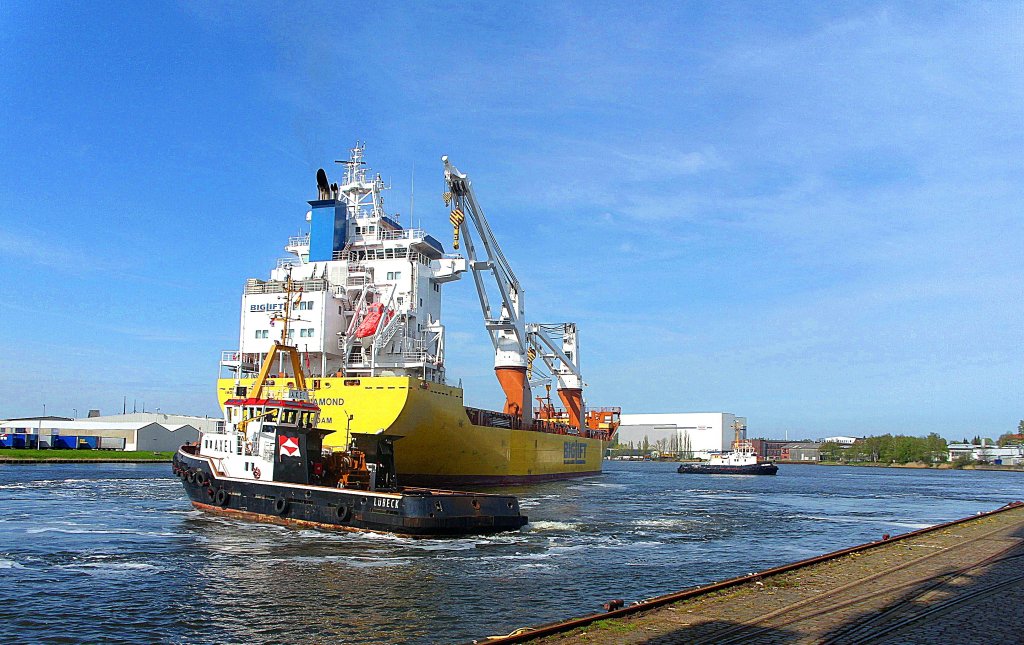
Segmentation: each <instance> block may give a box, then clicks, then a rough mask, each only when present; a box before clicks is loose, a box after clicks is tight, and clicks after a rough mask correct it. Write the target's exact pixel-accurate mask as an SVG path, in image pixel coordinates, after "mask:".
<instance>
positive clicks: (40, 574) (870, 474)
mask: <svg viewBox="0 0 1024 645" xmlns="http://www.w3.org/2000/svg"><path fill="white" fill-rule="evenodd" d="M506 490H508V489H506ZM511 490H512V491H513V492H514V493H515V494H517V495H519V497H520V500H521V501H522V505H523V507H524V511H525V512H526V513H528V514H529V516H530V519H531V523H530V524H529V525H527V526H526V527H525V528H524V529H523V530H522V531H520V532H517V533H512V534H505V535H501V536H497V537H489V538H468V539H446V540H413V539H406V538H399V537H394V536H382V535H372V534H348V533H331V532H320V531H310V530H294V529H287V528H283V527H276V526H269V525H262V524H252V523H245V522H240V521H234V520H225V519H220V518H215V517H210V516H207V515H204V514H201V513H199V512H197V511H194V510H192V508H191V506H190V505H189V504H188V502H187V500H186V498H185V495H184V492H183V491H182V488H181V484H180V483H179V481H178V480H177V479H176V478H172V477H171V475H170V465H168V464H159V465H152V464H146V465H131V464H116V465H100V464H67V465H33V466H0V580H2V581H3V584H2V585H0V589H2V595H0V642H5V643H11V642H26V643H29V642H31V643H37V642H99V641H103V642H129V643H154V642H173V643H179V642H187V643H191V642H239V643H241V642H289V643H305V642H311V641H318V642H323V641H332V642H344V643H434V642H464V641H467V640H471V639H473V638H479V637H481V636H486V635H490V634H499V633H507V632H509V631H511V630H512V629H514V628H516V627H520V626H525V625H535V624H538V623H543V622H549V621H552V620H556V619H561V618H568V617H573V616H577V615H582V614H588V613H592V612H594V611H596V610H598V609H599V608H600V605H601V603H603V602H604V601H606V600H609V599H611V598H624V599H625V600H626V601H627V602H629V601H633V600H639V599H642V598H646V597H650V596H654V595H658V594H662V593H667V592H670V591H675V590H678V589H680V588H683V587H687V586H691V585H694V584H699V583H706V582H710V581H712V580H717V579H722V578H726V577H731V576H734V575H739V574H743V573H748V572H750V571H754V570H757V569H763V568H765V567H769V566H774V565H779V564H783V563H786V562H791V561H793V560H797V559H800V558H805V557H808V556H812V555H817V554H819V553H823V552H826V551H832V550H835V549H838V548H841V547H844V546H851V545H854V544H858V543H861V542H865V541H868V540H874V539H878V537H879V536H880V535H881V534H882V533H892V534H896V533H903V532H906V531H909V530H912V529H915V528H920V527H924V526H929V525H932V524H935V523H938V522H942V521H945V520H950V519H956V518H959V517H964V516H967V515H971V514H974V513H976V512H978V511H985V510H991V509H993V508H996V507H998V506H1001V505H1003V504H1005V503H1007V502H1009V501H1012V500H1015V499H1021V498H1024V475H1022V474H1020V473H1010V472H974V471H962V472H961V471H927V470H896V469H873V468H825V467H814V466H782V467H781V468H780V470H779V474H778V475H777V476H776V477H738V476H715V475H678V474H676V473H675V468H674V466H673V464H662V463H625V462H611V463H607V464H606V472H605V474H604V475H602V476H600V477H594V478H589V479H584V480H574V481H568V482H558V483H551V484H542V485H536V486H529V487H521V488H516V489H511Z"/></svg>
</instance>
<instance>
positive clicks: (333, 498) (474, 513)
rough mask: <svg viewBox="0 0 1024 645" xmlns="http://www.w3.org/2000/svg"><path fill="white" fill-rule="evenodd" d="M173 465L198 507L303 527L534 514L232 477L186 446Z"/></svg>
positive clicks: (408, 531)
mask: <svg viewBox="0 0 1024 645" xmlns="http://www.w3.org/2000/svg"><path fill="white" fill-rule="evenodd" d="M172 469H173V471H174V473H175V474H177V475H178V476H179V477H180V478H181V479H182V483H183V485H184V487H185V492H186V494H187V495H188V497H189V500H190V501H191V502H192V505H193V507H195V508H197V509H199V510H201V511H205V512H209V513H213V514H218V515H224V516H228V517H234V518H238V519H244V520H250V521H257V522H264V523H269V524H279V525H282V526H290V527H301V528H320V529H331V530H340V531H350V532H374V533H394V534H399V535H406V536H409V537H443V536H462V535H487V534H493V533H501V532H506V531H515V530H518V529H519V528H521V527H522V526H524V525H525V524H526V523H527V521H528V518H527V517H526V516H525V515H522V514H521V513H520V512H519V503H518V500H516V498H515V497H513V496H509V495H488V494H481V493H466V492H456V491H441V490H431V489H420V488H403V489H399V490H398V491H364V490H352V489H339V488H328V487H325V486H310V485H299V484H289V483H285V482H259V481H252V480H244V479H238V478H231V477H225V476H223V474H220V473H218V472H216V470H215V469H214V468H213V466H212V465H211V463H210V461H209V459H207V458H205V457H202V456H195V455H191V454H189V453H187V452H185V451H183V450H179V451H178V452H177V453H176V454H175V457H174V462H173V466H172Z"/></svg>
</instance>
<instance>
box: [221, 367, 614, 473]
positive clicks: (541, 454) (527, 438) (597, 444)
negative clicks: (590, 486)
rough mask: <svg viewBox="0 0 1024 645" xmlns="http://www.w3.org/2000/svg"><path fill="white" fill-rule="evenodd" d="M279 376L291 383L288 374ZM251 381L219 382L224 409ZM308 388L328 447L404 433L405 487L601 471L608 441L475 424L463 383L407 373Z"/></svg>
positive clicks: (398, 455)
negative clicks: (359, 437) (357, 437)
mask: <svg viewBox="0 0 1024 645" xmlns="http://www.w3.org/2000/svg"><path fill="white" fill-rule="evenodd" d="M277 380H279V381H281V382H280V383H278V384H277V386H278V387H287V385H288V383H287V382H286V381H287V379H277ZM252 382H253V379H247V380H242V381H240V382H236V381H235V380H234V379H220V380H219V381H218V383H217V395H218V399H219V402H220V404H221V406H223V405H224V402H225V401H227V400H228V399H230V398H233V397H234V396H235V392H236V390H235V387H236V385H241V386H244V387H246V391H248V388H249V387H250V386H251V385H252ZM268 385H269V386H271V387H274V386H275V384H274V383H273V382H268ZM307 385H312V388H313V395H312V396H313V399H314V400H315V401H316V403H317V404H318V405H319V406H320V409H321V413H320V424H319V425H320V426H321V427H324V428H327V429H330V430H334V432H333V433H332V434H330V435H327V437H325V438H324V445H325V446H331V447H337V448H342V447H345V446H347V445H348V443H349V439H350V434H351V433H365V434H379V433H383V434H386V435H390V436H394V437H400V439H397V440H396V441H395V465H396V468H397V470H398V477H399V481H400V482H401V483H402V484H403V485H409V486H463V485H479V486H487V485H505V484H519V483H527V482H534V481H545V480H551V479H562V478H566V477H580V476H584V475H595V474H598V473H600V472H601V464H602V458H603V455H604V449H605V447H606V446H607V442H605V441H603V440H601V439H597V438H589V437H580V436H575V435H564V434H552V433H546V432H536V431H531V430H512V429H508V428H495V427H488V426H479V425H474V424H473V423H471V422H470V420H469V416H468V415H467V413H466V409H465V407H464V404H463V393H462V389H461V388H457V387H451V386H447V385H440V384H438V383H431V382H428V381H425V380H423V379H419V378H415V377H404V376H377V377H361V378H342V377H329V378H311V379H309V381H308V382H307Z"/></svg>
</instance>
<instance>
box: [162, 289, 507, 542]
mask: <svg viewBox="0 0 1024 645" xmlns="http://www.w3.org/2000/svg"><path fill="white" fill-rule="evenodd" d="M301 298H302V293H301V291H299V290H297V289H294V288H293V285H292V281H291V279H290V277H289V279H288V280H287V283H286V287H285V289H284V302H283V306H282V309H283V315H281V314H275V316H274V319H273V321H272V322H278V321H280V322H282V323H283V325H282V327H283V329H282V332H281V341H280V342H275V343H274V344H273V346H272V347H271V349H270V353H269V355H268V356H267V358H266V360H265V361H264V362H263V368H262V370H261V371H260V373H259V375H258V377H257V378H256V381H255V383H254V384H253V387H252V388H251V389H248V390H247V388H245V387H239V388H238V391H236V392H235V394H236V396H235V397H234V398H232V399H230V400H228V401H226V402H225V423H224V427H223V428H222V429H220V430H219V431H218V432H215V433H204V434H202V435H200V439H199V442H198V443H197V444H196V445H186V446H182V447H181V448H180V449H179V450H178V452H177V454H176V455H175V456H174V463H173V466H172V468H173V472H174V473H175V474H176V475H178V476H179V477H180V478H181V480H182V482H183V483H184V485H185V491H186V492H187V493H188V496H189V498H190V499H191V500H192V505H193V506H195V507H196V508H198V509H200V510H203V511H207V512H211V513H221V514H226V515H230V516H234V517H241V518H244V519H251V520H256V521H261V522H271V523H276V524H284V525H289V526H302V527H306V526H311V527H323V528H332V529H341V530H347V531H378V532H387V533H399V534H405V535H417V536H420V535H470V534H485V533H497V532H500V531H511V530H516V529H518V528H520V527H521V526H523V525H524V524H526V522H527V518H526V516H524V515H522V514H521V513H520V512H519V501H518V500H517V499H516V498H515V497H514V496H511V495H486V494H480V493H467V492H456V491H444V490H433V489H426V488H399V487H398V483H397V478H396V475H395V461H394V449H393V445H392V444H393V442H394V441H395V440H396V438H395V437H386V436H378V435H359V434H355V433H353V435H352V436H353V442H352V445H350V446H349V448H348V449H347V450H344V451H341V450H335V451H333V452H332V451H330V449H328V450H326V451H325V450H324V444H323V438H324V436H325V435H327V434H330V433H331V432H333V430H327V429H324V428H319V427H317V422H318V421H319V415H320V408H319V406H317V405H316V404H315V403H313V402H312V401H310V400H309V390H308V389H307V386H306V380H305V376H304V374H303V371H302V366H301V362H300V360H299V353H298V351H297V350H296V348H295V347H294V346H291V345H288V344H287V342H286V341H287V338H288V325H289V317H290V313H291V310H292V308H294V307H295V305H296V304H297V303H298V302H299V301H300V300H301ZM293 300H294V302H293ZM285 357H287V360H284V359H285ZM279 363H284V365H286V366H287V368H284V367H279V368H278V369H282V370H283V371H282V373H280V374H278V375H277V379H276V381H277V383H278V384H279V385H278V386H276V387H274V386H270V385H269V384H268V382H267V379H268V376H269V373H270V370H271V368H272V367H273V366H277V365H279ZM288 368H290V369H288ZM289 371H290V374H289V373H288V372H289Z"/></svg>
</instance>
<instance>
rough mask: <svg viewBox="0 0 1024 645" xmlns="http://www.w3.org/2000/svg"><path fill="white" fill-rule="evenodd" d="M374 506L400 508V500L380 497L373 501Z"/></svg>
mask: <svg viewBox="0 0 1024 645" xmlns="http://www.w3.org/2000/svg"><path fill="white" fill-rule="evenodd" d="M373 505H374V507H376V508H398V500H397V499H387V498H384V497H378V498H377V499H375V500H373Z"/></svg>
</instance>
